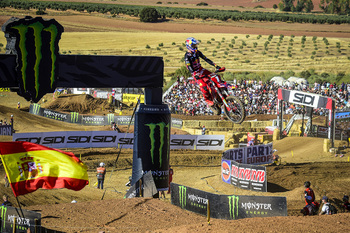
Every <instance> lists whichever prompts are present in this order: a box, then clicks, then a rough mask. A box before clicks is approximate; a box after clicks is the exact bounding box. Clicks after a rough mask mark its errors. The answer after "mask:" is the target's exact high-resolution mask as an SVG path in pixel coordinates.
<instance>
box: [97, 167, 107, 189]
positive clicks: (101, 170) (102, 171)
mask: <svg viewBox="0 0 350 233" xmlns="http://www.w3.org/2000/svg"><path fill="white" fill-rule="evenodd" d="M105 175H106V168H105V164H104V163H100V166H99V167H98V168H97V188H98V189H103V183H104V181H105Z"/></svg>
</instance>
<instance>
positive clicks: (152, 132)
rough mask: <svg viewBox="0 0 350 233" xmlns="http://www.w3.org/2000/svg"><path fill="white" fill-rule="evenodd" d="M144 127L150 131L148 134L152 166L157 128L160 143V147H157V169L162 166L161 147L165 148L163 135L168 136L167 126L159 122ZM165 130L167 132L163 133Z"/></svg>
mask: <svg viewBox="0 0 350 233" xmlns="http://www.w3.org/2000/svg"><path fill="white" fill-rule="evenodd" d="M145 125H146V126H148V127H149V129H150V133H149V138H150V139H151V150H150V151H151V158H152V164H154V154H155V143H156V140H155V137H154V136H155V131H156V128H157V126H159V141H160V145H159V167H161V166H162V162H163V161H162V157H163V156H162V155H163V147H164V146H165V139H166V138H165V133H167V135H169V130H170V129H169V124H165V123H164V122H160V123H157V124H154V123H151V124H145ZM166 128H167V131H165V129H166ZM167 156H168V159H169V152H168V155H167Z"/></svg>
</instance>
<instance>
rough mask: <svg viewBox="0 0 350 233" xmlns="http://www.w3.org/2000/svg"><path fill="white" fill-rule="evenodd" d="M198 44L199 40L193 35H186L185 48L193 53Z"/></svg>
mask: <svg viewBox="0 0 350 233" xmlns="http://www.w3.org/2000/svg"><path fill="white" fill-rule="evenodd" d="M198 44H199V41H198V40H196V39H195V38H193V37H188V38H187V39H186V48H187V49H188V50H190V51H191V52H193V53H195V52H197V46H198Z"/></svg>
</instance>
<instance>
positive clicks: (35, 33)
mask: <svg viewBox="0 0 350 233" xmlns="http://www.w3.org/2000/svg"><path fill="white" fill-rule="evenodd" d="M2 30H3V31H4V32H5V36H6V37H7V38H8V40H10V44H11V40H12V41H13V40H15V41H14V43H15V48H10V50H11V51H12V53H14V54H16V55H17V67H16V72H17V75H16V77H17V82H18V84H19V88H20V89H19V91H18V94H19V95H21V96H23V97H24V98H25V99H26V100H31V101H34V102H38V101H39V100H40V99H41V97H43V96H44V95H45V94H46V93H50V92H54V90H55V89H56V83H57V78H58V51H59V48H58V42H59V40H60V39H61V34H62V32H63V27H62V26H61V25H60V24H59V23H58V22H57V21H56V20H54V19H50V20H44V19H43V18H41V17H37V18H32V17H29V16H28V17H26V18H24V19H19V18H15V17H12V18H11V19H9V20H8V21H7V22H6V23H5V24H4V25H3V26H2Z"/></svg>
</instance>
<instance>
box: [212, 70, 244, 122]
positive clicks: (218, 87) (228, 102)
mask: <svg viewBox="0 0 350 233" xmlns="http://www.w3.org/2000/svg"><path fill="white" fill-rule="evenodd" d="M224 71H225V67H222V68H219V69H217V70H215V71H214V73H211V74H210V75H208V76H209V80H210V83H209V84H210V85H211V88H209V90H210V94H211V95H212V97H213V102H214V104H216V105H217V106H219V107H220V108H221V110H222V109H223V110H224V113H225V115H226V116H227V118H228V119H229V120H230V121H232V122H233V123H236V124H240V123H242V122H243V121H244V119H245V107H244V104H243V102H242V101H241V100H240V99H239V98H238V97H237V96H234V92H233V90H232V88H231V87H230V85H228V84H226V83H221V84H217V83H216V82H214V81H213V79H216V78H217V76H219V75H218V73H219V72H224ZM219 80H220V76H219Z"/></svg>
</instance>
